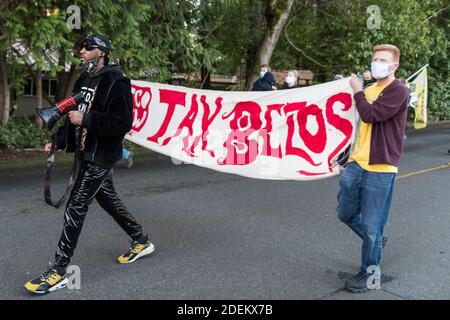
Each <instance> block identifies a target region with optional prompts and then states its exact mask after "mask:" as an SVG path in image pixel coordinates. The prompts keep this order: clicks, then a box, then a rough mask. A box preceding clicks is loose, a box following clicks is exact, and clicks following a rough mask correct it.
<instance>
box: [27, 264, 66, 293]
mask: <svg viewBox="0 0 450 320" xmlns="http://www.w3.org/2000/svg"><path fill="white" fill-rule="evenodd" d="M68 283H69V279H68V278H67V276H66V275H65V274H64V275H60V274H58V272H56V270H55V269H50V270H48V271H46V272H44V273H43V274H42V275H40V276H39V277H37V278H35V279H33V280H31V281H28V282H27V283H26V284H25V289H27V290H28V291H30V292H32V293H36V294H47V293H49V292H53V291H56V290H59V289H62V288H64V287H66V286H67V284H68Z"/></svg>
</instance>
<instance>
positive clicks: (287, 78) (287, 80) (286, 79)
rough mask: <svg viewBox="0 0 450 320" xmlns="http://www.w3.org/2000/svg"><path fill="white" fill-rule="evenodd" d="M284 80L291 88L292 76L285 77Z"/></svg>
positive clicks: (293, 78) (293, 80)
mask: <svg viewBox="0 0 450 320" xmlns="http://www.w3.org/2000/svg"><path fill="white" fill-rule="evenodd" d="M284 80H285V81H286V83H287V84H288V85H289V86H291V87H292V86H293V85H294V84H295V77H293V76H286V78H285V79H284Z"/></svg>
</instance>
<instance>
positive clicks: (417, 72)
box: [406, 63, 428, 82]
mask: <svg viewBox="0 0 450 320" xmlns="http://www.w3.org/2000/svg"><path fill="white" fill-rule="evenodd" d="M426 67H428V63H427V64H426V65H424V66H423V67H422V68H420V69H419V70H418V71H416V72H415V73H414V74H413V75H412V76H410V77H409V78H408V79H406V82H408V81H409V80H410V79H411V78H414V76H416V75H417V74H419V73H420V71H422V70H423V69H425V68H426Z"/></svg>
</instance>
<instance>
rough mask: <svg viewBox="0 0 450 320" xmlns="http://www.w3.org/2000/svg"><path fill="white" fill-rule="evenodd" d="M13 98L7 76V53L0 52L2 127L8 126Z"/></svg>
mask: <svg viewBox="0 0 450 320" xmlns="http://www.w3.org/2000/svg"><path fill="white" fill-rule="evenodd" d="M10 105H11V96H10V90H9V84H8V76H7V74H6V52H5V51H1V52H0V117H1V124H2V126H6V125H7V124H8V120H9V111H10V108H11V106H10Z"/></svg>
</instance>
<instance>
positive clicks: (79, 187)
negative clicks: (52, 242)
mask: <svg viewBox="0 0 450 320" xmlns="http://www.w3.org/2000/svg"><path fill="white" fill-rule="evenodd" d="M94 198H95V199H96V200H97V202H98V203H99V204H100V206H101V207H102V208H103V209H104V210H105V211H106V212H108V213H109V214H110V215H111V216H112V217H113V219H114V220H115V221H116V222H117V223H118V224H119V226H120V227H121V228H122V229H123V230H124V231H125V232H126V233H127V234H128V235H129V236H130V237H131V238H132V239H133V240H136V239H138V238H139V237H140V236H141V235H142V227H141V226H140V225H139V224H138V223H137V222H136V220H135V219H134V217H133V216H132V215H131V213H130V212H128V210H127V208H125V206H124V205H123V203H122V201H121V200H120V199H119V196H118V195H117V193H116V191H115V189H114V184H113V180H112V169H107V168H103V167H100V166H98V165H96V164H94V163H91V162H82V163H81V166H80V171H79V173H78V177H77V180H76V182H75V184H74V186H73V188H72V191H71V194H70V197H69V200H68V202H67V205H66V210H65V214H64V230H63V232H62V235H61V239H60V240H59V243H58V249H57V250H56V254H55V258H56V260H55V266H59V267H65V266H67V265H68V264H69V263H70V259H71V258H72V256H73V253H74V250H75V247H76V245H77V242H78V237H79V235H80V232H81V228H82V227H83V222H84V218H85V217H86V213H87V211H88V207H89V205H90V204H91V203H92V201H93V200H94Z"/></svg>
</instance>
